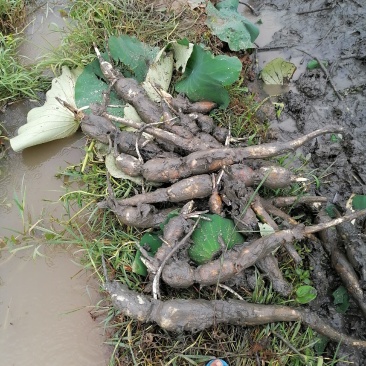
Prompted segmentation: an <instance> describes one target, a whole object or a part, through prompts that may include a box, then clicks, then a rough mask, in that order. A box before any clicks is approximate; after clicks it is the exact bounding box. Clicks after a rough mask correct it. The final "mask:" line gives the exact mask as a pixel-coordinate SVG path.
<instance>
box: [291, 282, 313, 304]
mask: <svg viewBox="0 0 366 366" xmlns="http://www.w3.org/2000/svg"><path fill="white" fill-rule="evenodd" d="M316 296H317V291H316V289H315V288H314V287H312V286H308V285H305V286H300V287H299V288H298V289H297V290H296V301H297V302H298V303H299V304H307V303H308V302H310V301H312V300H314V299H315V298H316Z"/></svg>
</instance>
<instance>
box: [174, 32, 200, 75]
mask: <svg viewBox="0 0 366 366" xmlns="http://www.w3.org/2000/svg"><path fill="white" fill-rule="evenodd" d="M193 46H194V45H193V43H189V42H188V40H186V39H183V40H181V41H174V42H171V43H170V44H169V47H171V48H172V49H173V51H174V60H175V68H176V69H177V70H179V71H181V72H185V71H186V65H187V62H188V60H189V58H190V57H191V54H192V52H193Z"/></svg>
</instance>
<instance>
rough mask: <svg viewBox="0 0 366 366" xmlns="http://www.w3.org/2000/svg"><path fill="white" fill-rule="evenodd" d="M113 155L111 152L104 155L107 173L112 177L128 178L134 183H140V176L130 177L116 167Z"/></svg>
mask: <svg viewBox="0 0 366 366" xmlns="http://www.w3.org/2000/svg"><path fill="white" fill-rule="evenodd" d="M115 161H116V160H115V157H114V155H113V154H108V155H107V156H106V157H105V167H106V168H107V170H108V172H109V174H110V175H111V176H112V177H114V178H120V179H128V180H130V181H131V182H134V183H136V184H139V185H142V182H143V181H142V178H139V177H130V176H129V175H127V174H126V173H124V172H122V170H120V169H118V167H117V166H116V162H115Z"/></svg>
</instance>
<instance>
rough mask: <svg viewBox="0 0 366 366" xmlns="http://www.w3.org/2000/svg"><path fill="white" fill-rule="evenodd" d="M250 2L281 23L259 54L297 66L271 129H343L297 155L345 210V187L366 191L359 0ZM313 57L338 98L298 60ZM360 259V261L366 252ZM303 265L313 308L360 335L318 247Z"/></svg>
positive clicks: (363, 15) (285, 135)
mask: <svg viewBox="0 0 366 366" xmlns="http://www.w3.org/2000/svg"><path fill="white" fill-rule="evenodd" d="M253 5H254V2H253ZM255 6H257V9H259V17H260V14H261V13H264V12H266V11H267V12H268V11H269V10H270V11H271V12H274V13H275V14H278V21H279V22H281V24H283V28H282V29H281V30H279V31H277V32H276V33H275V34H274V36H273V38H272V41H271V42H270V43H268V44H267V45H265V46H262V45H261V46H262V47H263V48H265V49H263V50H258V52H259V53H261V52H262V53H263V54H265V52H270V51H273V50H276V52H278V57H283V58H285V59H286V60H290V61H292V62H294V63H295V64H296V66H297V67H298V70H299V69H300V70H302V72H301V73H300V75H299V73H297V77H296V80H294V82H293V85H291V86H290V89H291V91H289V92H288V93H286V94H284V95H283V96H282V97H280V101H282V102H284V104H285V109H284V111H283V112H282V114H281V116H280V118H279V119H278V120H277V119H275V118H274V119H273V120H272V121H271V129H272V131H273V132H274V134H275V136H276V137H277V138H278V139H279V140H281V139H284V140H288V139H290V138H294V137H296V136H298V135H299V134H302V133H309V132H311V131H313V130H315V129H317V128H320V127H323V126H324V125H326V124H336V125H341V126H343V127H344V129H345V133H344V134H343V137H342V138H339V139H334V138H333V140H331V139H329V136H328V138H324V137H322V138H318V139H316V141H314V142H313V144H312V145H308V146H306V147H304V148H303V149H302V151H301V153H302V154H303V156H306V155H308V154H309V153H311V160H310V164H309V166H310V168H313V169H317V170H316V172H315V174H317V175H318V176H324V178H323V179H322V184H321V185H320V187H318V188H314V191H315V192H313V193H317V194H320V195H324V196H326V197H328V199H329V201H330V202H333V203H335V204H337V205H339V207H340V208H342V209H345V206H346V202H347V200H348V199H349V198H350V196H351V194H352V193H356V194H366V184H365V182H366V164H365V160H366V143H365V142H366V98H365V96H366V90H365V87H366V72H365V71H366V59H365V58H366V6H365V3H364V1H362V0H357V1H356V0H348V1H347V0H343V1H337V0H330V1H327V0H325V1H324V0H323V1H307V0H291V1H289V0H288V1H286V0H274V1H271V2H270V3H269V2H267V1H259V2H256V4H255ZM320 9H323V10H320ZM300 50H303V51H305V52H307V53H308V54H310V55H311V56H313V57H310V56H309V55H308V54H306V53H304V52H302V51H300ZM314 57H317V58H319V59H320V60H325V61H327V62H328V67H327V70H328V71H329V74H330V77H331V80H332V81H333V84H334V85H335V87H336V90H337V91H338V93H339V96H340V98H339V97H337V95H336V93H335V91H334V89H333V88H332V86H331V85H330V82H329V80H327V77H326V75H325V73H324V72H323V71H322V70H321V69H315V70H306V67H305V65H306V64H307V62H308V61H309V60H311V59H312V58H314ZM260 66H261V65H260ZM336 137H338V136H336ZM308 156H310V155H308ZM362 227H364V225H362V223H361V225H360V234H361V235H362V236H365V232H364V231H363V228H362ZM361 260H363V261H364V263H365V262H366V257H363V258H361ZM309 264H310V266H311V267H312V268H313V271H312V273H313V281H314V284H315V287H317V289H318V298H317V300H316V301H314V302H313V303H312V305H311V307H312V308H313V310H317V312H318V313H319V314H321V315H323V316H325V317H327V318H328V319H329V320H330V321H331V322H332V324H333V326H335V327H336V328H338V329H340V330H341V329H342V330H345V331H346V332H348V333H349V334H352V335H353V336H356V337H360V338H365V334H366V322H365V319H364V318H362V316H361V315H360V314H359V312H358V310H357V307H356V306H355V305H354V304H353V305H352V306H351V308H350V310H349V311H348V312H347V315H345V316H342V315H340V314H338V313H337V312H336V311H335V309H334V306H333V305H332V298H331V296H330V294H331V292H332V291H334V289H335V288H337V286H339V285H340V280H339V278H338V277H337V276H336V275H335V274H334V273H333V271H332V270H330V269H329V259H328V258H327V257H326V255H325V253H324V252H323V250H322V248H319V247H317V246H316V245H314V248H313V252H312V254H310V257H309ZM347 354H349V355H348V356H346V358H345V359H346V360H347V361H348V362H349V361H352V362H354V364H355V365H365V364H366V355H365V354H363V355H362V354H359V353H356V352H354V350H347V349H346V348H342V347H341V350H340V353H339V354H338V356H345V355H347ZM340 364H343V363H338V365H340Z"/></svg>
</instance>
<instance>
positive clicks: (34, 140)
mask: <svg viewBox="0 0 366 366" xmlns="http://www.w3.org/2000/svg"><path fill="white" fill-rule="evenodd" d="M80 72H81V70H80V69H77V70H70V69H69V68H68V67H66V66H63V67H62V73H61V75H60V76H59V77H57V78H55V79H53V80H52V87H51V89H50V90H49V91H48V92H47V93H46V102H45V104H44V105H43V106H42V107H37V108H33V109H31V110H30V111H29V112H28V115H27V123H26V124H25V125H23V126H21V127H20V128H19V130H18V136H16V137H13V138H12V139H10V145H11V147H12V149H13V150H14V151H20V150H23V149H25V148H27V147H30V146H35V145H39V144H43V143H45V142H49V141H53V140H57V139H62V138H64V137H67V136H71V135H72V134H74V133H75V132H76V130H77V129H78V128H79V121H76V120H75V119H74V114H73V113H72V112H71V111H69V110H68V109H66V108H65V107H64V106H62V105H61V104H60V103H59V102H58V101H57V99H56V97H58V98H60V99H62V100H63V101H64V102H67V103H68V104H70V105H71V106H72V107H74V108H76V105H75V99H74V91H75V82H76V79H77V77H78V75H79V74H80Z"/></svg>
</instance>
